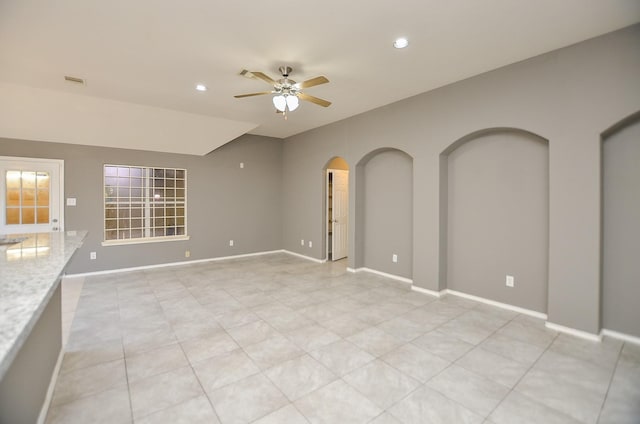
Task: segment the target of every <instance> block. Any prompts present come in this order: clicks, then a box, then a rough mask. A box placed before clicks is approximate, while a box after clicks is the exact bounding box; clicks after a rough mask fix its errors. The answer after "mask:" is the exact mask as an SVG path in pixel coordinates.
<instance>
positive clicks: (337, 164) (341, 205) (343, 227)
mask: <svg viewBox="0 0 640 424" xmlns="http://www.w3.org/2000/svg"><path fill="white" fill-rule="evenodd" d="M325 184H326V186H325V193H326V209H325V214H324V215H325V222H326V224H327V226H326V243H325V244H326V258H327V260H329V261H337V260H340V259H344V258H346V257H347V253H348V250H349V240H348V237H349V165H348V164H347V162H346V161H345V160H344V159H342V158H341V157H335V158H333V159H332V160H331V161H330V162H329V163H328V164H327V167H326V172H325Z"/></svg>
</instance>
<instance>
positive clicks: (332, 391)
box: [294, 380, 382, 424]
mask: <svg viewBox="0 0 640 424" xmlns="http://www.w3.org/2000/svg"><path fill="white" fill-rule="evenodd" d="M294 405H295V407H296V408H297V409H298V410H299V411H300V412H302V414H303V415H304V416H305V417H306V418H307V420H309V422H310V423H312V424H320V423H326V424H330V423H349V424H365V423H368V422H369V421H371V420H372V419H373V418H375V417H377V416H378V415H380V414H381V413H382V409H381V408H379V407H378V406H376V405H375V404H374V403H373V402H371V401H370V400H369V399H367V398H366V397H364V396H363V395H361V394H360V393H359V392H358V391H357V390H355V389H354V388H353V387H351V386H349V385H348V384H347V383H345V382H344V381H342V380H336V381H334V382H333V383H331V384H329V385H327V386H324V387H323V388H321V389H319V390H316V391H315V392H313V393H310V394H308V395H307V396H305V397H303V398H302V399H299V400H297V401H296V402H295V404H294Z"/></svg>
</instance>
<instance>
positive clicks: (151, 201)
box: [104, 165, 187, 240]
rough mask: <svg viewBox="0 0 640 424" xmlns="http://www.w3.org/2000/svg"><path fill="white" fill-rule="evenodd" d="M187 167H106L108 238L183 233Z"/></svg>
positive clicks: (185, 232) (105, 234) (105, 220)
mask: <svg viewBox="0 0 640 424" xmlns="http://www.w3.org/2000/svg"><path fill="white" fill-rule="evenodd" d="M186 179H187V171H186V169H176V168H158V167H153V168H146V167H133V166H126V165H105V166H104V239H105V240H126V239H145V238H157V237H172V236H177V235H180V236H183V235H186V234H187V230H186V187H187V181H186Z"/></svg>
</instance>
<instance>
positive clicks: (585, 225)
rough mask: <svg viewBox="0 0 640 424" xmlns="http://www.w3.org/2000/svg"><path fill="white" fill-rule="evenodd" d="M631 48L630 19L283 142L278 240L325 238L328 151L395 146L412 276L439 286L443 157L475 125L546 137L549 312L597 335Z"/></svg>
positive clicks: (632, 65)
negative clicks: (613, 166)
mask: <svg viewBox="0 0 640 424" xmlns="http://www.w3.org/2000/svg"><path fill="white" fill-rule="evenodd" d="M638 45H640V25H635V26H633V27H629V28H626V29H624V30H621V31H617V32H614V33H611V34H608V35H605V36H603V37H598V38H595V39H592V40H588V41H586V42H583V43H580V44H577V45H574V46H570V47H567V48H565V49H561V50H557V51H554V52H551V53H548V54H545V55H542V56H539V57H535V58H532V59H529V60H526V61H523V62H520V63H516V64H513V65H510V66H507V67H504V68H501V69H498V70H495V71H493V72H489V73H486V74H483V75H479V76H477V77H474V78H470V79H467V80H465V81H461V82H459V83H456V84H452V85H450V86H447V87H443V88H441V89H438V90H434V91H431V92H428V93H424V94H421V95H419V96H415V97H412V98H410V99H406V100H404V101H401V102H398V103H395V104H391V105H388V106H385V107H382V108H379V109H376V110H372V111H370V112H367V113H364V114H362V115H358V116H355V117H352V118H350V119H347V120H344V121H340V122H337V123H335V124H331V125H328V126H325V127H322V128H318V129H315V130H312V131H309V132H306V133H304V134H300V135H297V136H294V137H290V138H289V139H287V140H285V143H284V151H283V181H284V187H285V190H284V192H283V202H284V203H283V218H284V227H283V247H284V248H285V249H288V250H292V251H296V252H300V253H304V254H306V255H311V256H313V257H316V258H322V257H323V252H322V250H321V247H320V246H321V244H319V243H314V246H318V247H317V248H316V247H314V248H308V247H304V248H302V247H301V246H300V239H301V238H305V239H312V240H318V239H320V238H321V237H322V234H323V225H322V198H323V192H322V179H321V172H322V169H323V167H324V166H325V164H326V163H327V161H328V160H329V159H331V158H332V157H334V156H341V157H343V158H345V160H346V161H347V162H348V163H349V165H350V166H351V167H353V165H354V164H357V163H358V162H359V161H360V160H361V159H362V158H363V157H365V156H366V155H367V154H369V153H370V152H372V151H375V150H377V149H380V148H390V147H391V148H396V149H399V150H402V151H404V152H406V153H408V154H409V155H410V156H411V157H412V158H413V202H412V208H413V213H412V216H413V271H412V278H413V281H414V284H415V285H416V286H419V287H423V288H426V289H432V290H439V289H441V288H443V287H446V281H442V279H443V278H444V279H446V278H447V276H446V270H444V269H442V268H443V267H446V261H444V260H443V257H444V256H446V254H444V255H443V254H441V253H442V252H441V249H443V250H445V251H446V242H444V241H443V240H442V237H443V234H446V232H444V231H442V228H443V227H442V225H441V224H442V223H443V222H444V223H445V224H446V217H441V214H440V212H441V205H440V203H441V201H442V199H443V198H444V199H445V200H446V196H443V195H442V193H441V190H440V186H441V181H440V179H441V168H440V155H441V153H442V152H444V151H445V150H446V149H447V148H448V147H449V146H450V145H451V144H453V143H455V142H456V141H457V140H460V139H462V138H464V137H465V136H467V135H469V134H472V133H475V132H477V131H481V130H485V129H488V128H504V127H509V128H517V129H521V130H524V131H528V132H531V133H534V134H538V135H540V136H541V137H543V138H544V139H546V140H549V174H548V179H549V234H548V237H549V257H548V296H547V305H548V306H547V311H548V316H549V321H551V322H553V323H557V324H561V325H564V326H567V327H572V328H576V329H580V330H584V331H588V332H591V333H596V332H598V331H599V328H600V314H599V310H600V250H601V242H600V223H601V206H600V203H601V196H600V184H601V176H600V158H601V154H600V151H601V148H600V134H601V133H602V132H603V131H604V130H605V129H607V128H609V127H610V126H611V125H613V124H614V123H616V122H618V121H619V120H620V119H622V118H624V117H626V116H629V115H631V114H632V113H634V112H636V111H638V110H640V84H638V75H640V49H638ZM505 156H506V157H504V158H502V159H504V160H508V155H507V154H505ZM363 189H364V185H362V184H360V181H358V176H357V175H356V173H354V172H351V173H350V202H351V203H350V211H351V216H350V222H351V224H352V225H351V226H350V247H349V249H350V253H349V264H350V266H352V267H354V266H356V255H355V252H356V251H360V250H362V249H363V244H362V243H363V240H362V239H357V238H356V237H355V235H356V234H358V232H359V231H362V228H360V225H361V223H358V222H354V219H355V218H356V216H355V210H356V205H360V206H362V205H361V204H360V203H361V201H362V199H361V198H362V195H361V194H362V193H361V190H363ZM388 207H392V206H391V205H389V206H388ZM526 255H527V252H523V254H522V256H526ZM518 260H520V261H524V260H525V259H524V258H522V257H519V258H518ZM383 261H384V259H383ZM367 266H369V267H371V268H375V269H383V267H384V266H385V263H383V262H380V263H371V264H367ZM505 266H507V265H505ZM516 277H517V276H516ZM517 281H518V280H516V283H517ZM516 290H517V288H516ZM478 294H479V295H480V296H483V297H488V298H492V297H494V294H493V293H492V292H485V291H482V292H478Z"/></svg>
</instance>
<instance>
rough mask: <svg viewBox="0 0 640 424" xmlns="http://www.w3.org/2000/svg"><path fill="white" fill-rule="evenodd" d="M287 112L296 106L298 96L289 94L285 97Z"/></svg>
mask: <svg viewBox="0 0 640 424" xmlns="http://www.w3.org/2000/svg"><path fill="white" fill-rule="evenodd" d="M285 100H286V101H287V108H288V109H289V112H293V111H294V110H296V109H297V108H298V96H292V95H289V96H287V97H286V98H285Z"/></svg>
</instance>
